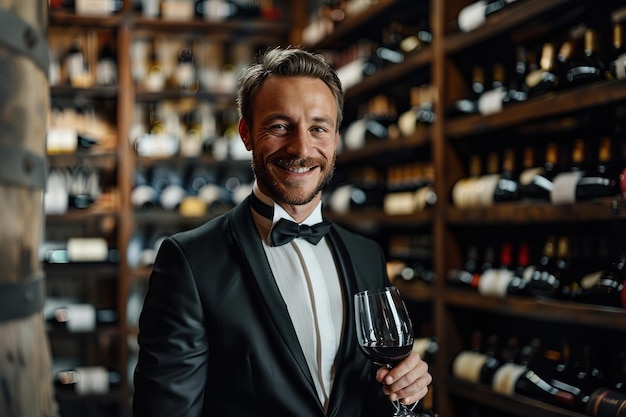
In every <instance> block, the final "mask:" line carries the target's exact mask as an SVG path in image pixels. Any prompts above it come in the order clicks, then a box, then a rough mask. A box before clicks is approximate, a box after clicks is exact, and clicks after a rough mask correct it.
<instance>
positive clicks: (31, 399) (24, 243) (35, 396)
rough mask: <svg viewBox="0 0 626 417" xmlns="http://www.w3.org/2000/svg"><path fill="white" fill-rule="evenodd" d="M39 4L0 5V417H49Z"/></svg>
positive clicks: (45, 93)
mask: <svg viewBox="0 0 626 417" xmlns="http://www.w3.org/2000/svg"><path fill="white" fill-rule="evenodd" d="M47 16H48V3H47V1H46V0H0V77H1V79H0V416H16V417H51V416H56V415H58V407H57V404H56V402H55V401H54V390H53V384H52V369H51V368H52V367H51V355H50V345H49V342H48V339H47V335H46V330H45V326H44V320H43V314H42V307H43V301H44V300H45V288H44V286H43V282H44V279H43V273H42V272H41V269H42V268H41V264H40V261H39V257H38V248H39V244H40V240H41V238H42V234H43V224H44V216H43V204H42V202H43V189H44V185H45V180H46V166H45V135H46V118H47V113H48V108H49V90H48V79H47V78H48V47H47V40H46V31H47V24H48V22H47Z"/></svg>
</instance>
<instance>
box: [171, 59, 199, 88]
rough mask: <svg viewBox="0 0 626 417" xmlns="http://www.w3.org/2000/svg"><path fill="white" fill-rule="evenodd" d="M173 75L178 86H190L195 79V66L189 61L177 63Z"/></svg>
mask: <svg viewBox="0 0 626 417" xmlns="http://www.w3.org/2000/svg"><path fill="white" fill-rule="evenodd" d="M175 77H176V81H177V82H178V86H179V87H181V88H188V87H191V86H192V85H193V83H194V82H195V80H196V67H195V66H194V65H193V64H191V63H188V64H187V63H183V64H179V65H178V66H177V67H176V73H175Z"/></svg>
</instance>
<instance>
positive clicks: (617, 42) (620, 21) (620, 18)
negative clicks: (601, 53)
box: [609, 7, 626, 80]
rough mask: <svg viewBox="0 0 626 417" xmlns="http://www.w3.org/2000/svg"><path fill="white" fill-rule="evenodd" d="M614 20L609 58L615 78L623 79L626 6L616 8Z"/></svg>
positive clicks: (624, 69) (612, 15) (613, 14)
mask: <svg viewBox="0 0 626 417" xmlns="http://www.w3.org/2000/svg"><path fill="white" fill-rule="evenodd" d="M611 20H612V21H613V42H612V45H611V47H612V49H611V55H610V58H609V71H610V74H611V76H612V77H613V78H616V79H619V80H622V79H624V78H626V39H625V32H624V30H625V21H626V7H623V8H621V9H617V10H615V11H614V12H613V13H612V14H611Z"/></svg>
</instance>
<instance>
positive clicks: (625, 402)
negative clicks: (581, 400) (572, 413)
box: [586, 388, 626, 417]
mask: <svg viewBox="0 0 626 417" xmlns="http://www.w3.org/2000/svg"><path fill="white" fill-rule="evenodd" d="M586 412H587V415H588V416H591V417H625V416H626V393H623V392H620V391H615V390H612V389H609V388H598V389H597V390H595V391H594V392H593V393H592V394H591V397H590V398H589V403H588V404H587V409H586Z"/></svg>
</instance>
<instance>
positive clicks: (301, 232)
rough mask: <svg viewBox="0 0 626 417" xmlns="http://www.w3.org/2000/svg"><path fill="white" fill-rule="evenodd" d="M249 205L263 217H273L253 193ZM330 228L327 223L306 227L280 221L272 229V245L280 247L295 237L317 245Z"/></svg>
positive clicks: (270, 211) (288, 221)
mask: <svg viewBox="0 0 626 417" xmlns="http://www.w3.org/2000/svg"><path fill="white" fill-rule="evenodd" d="M250 204H252V208H254V209H255V210H256V211H257V213H259V214H260V215H262V216H263V217H266V218H268V219H270V220H271V219H272V217H273V216H274V211H273V209H272V207H270V206H268V205H267V204H265V203H263V202H262V201H261V200H259V198H258V197H257V196H256V195H255V194H254V193H252V194H251V195H250ZM330 226H331V223H330V222H328V221H323V222H321V223H317V224H314V225H313V226H308V225H306V224H302V225H299V224H298V223H296V222H292V221H291V220H287V219H280V220H279V221H278V222H277V223H276V224H275V225H274V227H273V228H272V245H274V246H282V245H284V244H286V243H289V242H291V241H292V240H293V239H295V238H297V237H301V238H303V239H306V240H308V241H309V242H311V243H312V244H314V245H317V244H318V243H319V241H320V240H322V238H323V237H324V235H325V234H326V233H328V231H329V230H330Z"/></svg>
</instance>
